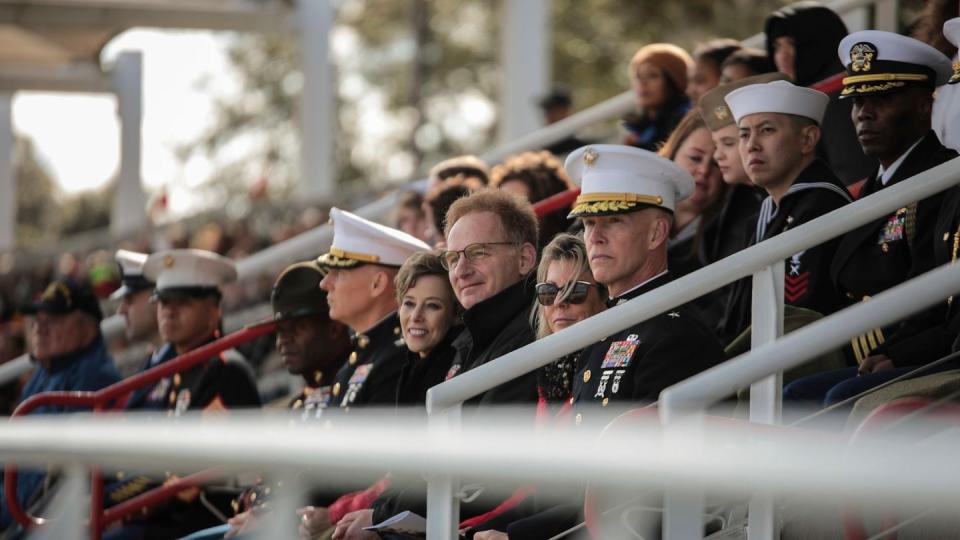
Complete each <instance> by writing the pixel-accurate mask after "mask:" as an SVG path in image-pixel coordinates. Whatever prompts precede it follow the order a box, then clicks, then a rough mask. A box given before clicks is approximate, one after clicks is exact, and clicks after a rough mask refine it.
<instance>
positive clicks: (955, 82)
mask: <svg viewBox="0 0 960 540" xmlns="http://www.w3.org/2000/svg"><path fill="white" fill-rule="evenodd" d="M943 35H944V37H946V38H947V41H949V42H950V43H952V44H953V45H954V46H955V47H960V17H957V18H954V19H950V20H949V21H947V22H945V23H944V24H943ZM933 130H934V131H936V132H937V136H939V137H940V141H941V142H942V143H943V144H944V146H946V147H947V148H953V149H954V150H960V53H958V54H954V55H953V74H952V75H951V76H950V80H949V81H947V84H946V85H945V86H941V87H940V88H939V89H937V99H935V100H934V101H933Z"/></svg>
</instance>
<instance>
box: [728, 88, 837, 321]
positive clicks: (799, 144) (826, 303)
mask: <svg viewBox="0 0 960 540" xmlns="http://www.w3.org/2000/svg"><path fill="white" fill-rule="evenodd" d="M725 100H726V102H727V105H728V106H729V107H730V112H731V113H732V114H733V117H734V119H735V120H736V122H737V126H738V127H739V133H740V147H739V149H740V158H741V160H742V161H743V166H744V169H745V170H746V173H747V176H749V177H750V180H751V181H753V183H754V184H756V185H757V186H760V187H761V188H763V189H764V190H765V191H766V192H767V197H766V198H765V199H764V200H763V203H761V205H760V214H759V216H758V217H757V226H756V230H755V232H754V234H753V238H752V240H751V244H754V243H758V242H762V241H764V240H769V239H770V238H773V237H774V236H776V235H778V234H780V233H782V232H785V231H787V230H790V229H792V228H794V227H798V226H800V225H802V224H804V223H806V222H808V221H811V220H813V219H814V218H818V217H820V216H822V215H823V214H826V213H829V212H831V211H833V210H836V209H838V208H841V207H842V206H844V205H846V204H847V203H849V202H850V201H851V200H852V198H851V197H850V193H849V192H848V191H847V189H846V187H844V185H843V183H842V182H840V180H839V179H838V178H837V176H836V175H835V174H834V173H833V171H831V170H830V168H828V167H827V165H826V164H825V163H824V162H823V161H821V160H820V159H819V158H818V157H817V155H816V147H817V143H818V142H819V141H820V137H821V131H820V125H821V123H822V121H823V115H824V112H825V111H826V108H827V104H828V103H829V101H830V98H829V97H828V96H827V95H826V94H824V93H823V92H818V91H817V90H813V89H810V88H803V87H800V86H794V85H793V84H791V83H789V82H786V81H774V82H769V83H765V84H752V85H749V86H744V87H743V88H739V89H737V90H734V91H733V92H730V93H729V94H727V96H726V98H725ZM838 243H839V239H832V240H828V241H826V242H824V243H822V244H820V245H819V246H815V247H812V248H809V249H807V250H805V251H802V252H800V253H796V254H794V255H793V256H791V257H790V258H789V259H787V260H786V261H785V263H784V276H783V277H784V287H783V298H784V302H785V303H786V304H789V305H793V306H797V307H801V308H806V309H810V310H813V311H816V312H817V313H820V314H822V315H828V314H830V313H833V312H834V311H837V310H838V309H840V308H841V307H842V306H843V301H842V299H841V297H840V294H839V293H838V292H837V290H836V288H835V287H834V285H833V282H832V281H831V280H830V263H831V262H832V261H833V256H834V253H835V252H836V250H837V244H838ZM750 281H751V280H750V279H743V280H740V281H739V282H737V284H736V285H735V286H734V290H733V291H732V294H731V298H730V300H728V303H727V311H726V313H725V315H724V321H723V325H722V328H721V330H722V331H721V334H722V335H724V336H737V335H739V334H740V333H741V332H743V331H744V330H746V329H747V327H749V326H750V314H751V299H750V297H751V285H750Z"/></svg>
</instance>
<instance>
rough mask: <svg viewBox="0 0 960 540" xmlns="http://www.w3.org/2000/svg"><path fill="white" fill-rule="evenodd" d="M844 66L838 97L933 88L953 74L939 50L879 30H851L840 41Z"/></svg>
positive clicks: (839, 51)
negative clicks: (844, 73) (845, 73)
mask: <svg viewBox="0 0 960 540" xmlns="http://www.w3.org/2000/svg"><path fill="white" fill-rule="evenodd" d="M837 54H838V55H839V56H840V61H841V62H843V64H844V65H845V66H846V67H847V76H846V77H845V78H844V79H843V90H842V91H841V92H840V97H841V98H846V97H853V96H872V95H879V94H889V93H892V92H897V91H900V90H903V89H904V88H908V87H911V86H912V87H917V86H919V87H923V88H929V89H931V90H932V89H934V88H936V87H937V86H940V85H942V84H946V83H947V81H948V80H949V79H950V75H951V74H952V73H953V69H952V68H951V64H950V59H949V58H947V57H946V55H944V54H943V53H942V52H940V51H938V50H936V49H934V48H933V47H931V46H929V45H927V44H926V43H923V42H922V41H918V40H916V39H913V38H911V37H907V36H901V35H900V34H895V33H893V32H883V31H881V30H863V31H860V32H854V33H852V34H850V35H849V36H847V37H845V38H843V40H842V41H840V45H839V47H838V48H837Z"/></svg>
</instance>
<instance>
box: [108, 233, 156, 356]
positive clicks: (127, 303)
mask: <svg viewBox="0 0 960 540" xmlns="http://www.w3.org/2000/svg"><path fill="white" fill-rule="evenodd" d="M114 258H115V259H116V260H117V265H118V266H120V287H119V288H118V289H117V290H116V291H114V292H113V294H111V295H110V299H111V300H117V301H118V304H117V315H120V316H121V317H123V320H124V324H125V325H126V333H127V341H129V342H130V343H138V342H143V341H146V342H148V343H149V344H150V345H151V347H152V348H153V349H157V348H158V347H159V346H160V334H159V333H158V332H157V308H156V306H154V305H153V304H152V303H151V302H150V297H151V295H152V294H153V282H151V281H150V280H148V279H147V278H145V277H143V263H145V262H146V261H147V254H146V253H137V252H135V251H127V250H125V249H118V250H117V253H116V255H115V256H114Z"/></svg>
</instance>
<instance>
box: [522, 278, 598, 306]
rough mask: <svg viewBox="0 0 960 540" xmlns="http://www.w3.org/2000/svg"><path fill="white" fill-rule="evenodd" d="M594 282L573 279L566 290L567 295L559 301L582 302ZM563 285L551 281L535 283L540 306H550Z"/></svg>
mask: <svg viewBox="0 0 960 540" xmlns="http://www.w3.org/2000/svg"><path fill="white" fill-rule="evenodd" d="M596 286H597V285H596V284H595V283H590V282H587V281H574V282H573V286H572V287H570V290H569V291H567V296H566V297H564V298H562V299H561V300H560V302H562V303H565V304H582V303H584V302H586V301H587V294H589V293H590V287H596ZM563 289H564V287H560V286H558V285H554V284H553V283H537V288H536V290H537V302H540V305H541V306H552V305H553V303H554V302H556V301H557V296H558V295H559V294H560V291H562V290H563Z"/></svg>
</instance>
